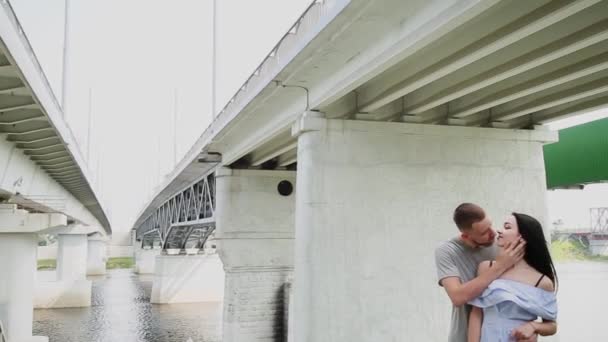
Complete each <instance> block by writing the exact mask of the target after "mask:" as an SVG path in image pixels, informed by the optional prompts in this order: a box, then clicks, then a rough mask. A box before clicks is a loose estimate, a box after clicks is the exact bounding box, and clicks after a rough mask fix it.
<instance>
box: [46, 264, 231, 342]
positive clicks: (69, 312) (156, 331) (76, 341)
mask: <svg viewBox="0 0 608 342" xmlns="http://www.w3.org/2000/svg"><path fill="white" fill-rule="evenodd" d="M89 279H91V280H93V288H92V299H91V307H90V308H74V309H46V310H35V311H34V335H42V336H49V340H50V342H187V341H188V340H189V339H191V340H192V341H193V342H212V341H213V342H216V341H221V337H220V336H221V320H222V316H221V315H222V305H221V303H212V304H207V303H196V304H165V305H156V304H150V293H151V291H152V277H150V276H138V275H136V274H134V273H133V271H132V270H128V269H126V270H109V271H108V274H107V275H105V276H99V277H89Z"/></svg>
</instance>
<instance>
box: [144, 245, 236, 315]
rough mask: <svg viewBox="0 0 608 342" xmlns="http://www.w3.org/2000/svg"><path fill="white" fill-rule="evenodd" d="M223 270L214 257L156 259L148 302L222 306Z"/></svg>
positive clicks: (166, 257)
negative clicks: (220, 304)
mask: <svg viewBox="0 0 608 342" xmlns="http://www.w3.org/2000/svg"><path fill="white" fill-rule="evenodd" d="M223 299H224V269H223V267H222V262H221V261H220V258H219V256H218V255H217V254H210V255H203V254H201V255H158V256H157V257H156V271H155V272H154V280H153V283H152V295H151V298H150V302H152V303H154V304H169V303H198V302H221V301H222V300H223Z"/></svg>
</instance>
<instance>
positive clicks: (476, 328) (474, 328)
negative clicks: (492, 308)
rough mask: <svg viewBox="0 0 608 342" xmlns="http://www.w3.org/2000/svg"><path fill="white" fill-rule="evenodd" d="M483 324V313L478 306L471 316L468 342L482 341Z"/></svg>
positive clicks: (474, 308)
mask: <svg viewBox="0 0 608 342" xmlns="http://www.w3.org/2000/svg"><path fill="white" fill-rule="evenodd" d="M482 322H483V311H482V310H481V308H478V307H476V306H474V307H473V310H471V314H470V315H469V330H468V334H467V335H468V339H467V342H479V341H480V340H481V323H482Z"/></svg>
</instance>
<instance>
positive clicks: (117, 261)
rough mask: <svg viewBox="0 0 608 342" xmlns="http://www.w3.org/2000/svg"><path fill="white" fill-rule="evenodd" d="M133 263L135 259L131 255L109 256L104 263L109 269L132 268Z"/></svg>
mask: <svg viewBox="0 0 608 342" xmlns="http://www.w3.org/2000/svg"><path fill="white" fill-rule="evenodd" d="M134 265H135V260H133V258H131V257H126V258H110V259H108V262H107V263H106V268H107V269H109V270H112V269H116V268H132V267H133V266H134Z"/></svg>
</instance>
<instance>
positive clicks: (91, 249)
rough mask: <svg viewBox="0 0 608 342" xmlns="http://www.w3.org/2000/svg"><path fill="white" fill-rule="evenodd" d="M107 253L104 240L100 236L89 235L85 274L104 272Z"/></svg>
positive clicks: (101, 273) (102, 273) (100, 273)
mask: <svg viewBox="0 0 608 342" xmlns="http://www.w3.org/2000/svg"><path fill="white" fill-rule="evenodd" d="M107 261H108V253H107V246H106V242H105V241H104V240H103V239H102V238H101V237H96V236H92V237H89V241H88V249H87V275H104V274H106V262H107Z"/></svg>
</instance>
